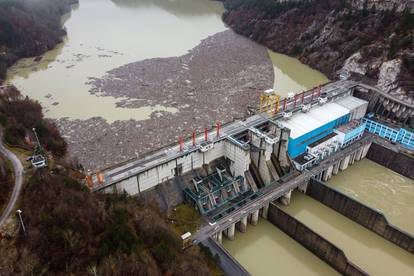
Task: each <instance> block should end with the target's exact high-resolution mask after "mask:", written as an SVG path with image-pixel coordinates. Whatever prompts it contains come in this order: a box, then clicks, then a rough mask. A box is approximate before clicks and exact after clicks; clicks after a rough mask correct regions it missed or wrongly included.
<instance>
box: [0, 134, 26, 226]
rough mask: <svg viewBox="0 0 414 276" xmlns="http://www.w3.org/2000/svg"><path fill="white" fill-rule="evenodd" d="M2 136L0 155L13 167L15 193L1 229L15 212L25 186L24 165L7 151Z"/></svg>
mask: <svg viewBox="0 0 414 276" xmlns="http://www.w3.org/2000/svg"><path fill="white" fill-rule="evenodd" d="M1 140H2V136H1V135H0V153H1V154H2V155H3V156H5V157H6V158H7V159H9V160H10V162H11V163H12V165H13V170H14V175H15V181H14V188H13V193H12V195H11V197H10V200H9V202H8V204H7V206H6V209H4V211H3V214H1V217H0V227H1V226H2V225H3V224H4V223H5V222H6V220H7V218H8V217H9V216H10V213H11V212H12V211H13V208H14V206H15V204H16V201H17V199H18V198H19V194H20V191H21V189H22V185H23V165H22V163H21V162H20V160H19V159H18V158H17V156H16V155H15V154H14V153H12V152H11V151H9V150H8V149H6V148H5V147H4V145H3V143H2V141H1Z"/></svg>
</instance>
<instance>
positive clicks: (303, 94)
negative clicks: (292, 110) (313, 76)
mask: <svg viewBox="0 0 414 276" xmlns="http://www.w3.org/2000/svg"><path fill="white" fill-rule="evenodd" d="M304 102H305V91H303V92H302V105H303V103H304Z"/></svg>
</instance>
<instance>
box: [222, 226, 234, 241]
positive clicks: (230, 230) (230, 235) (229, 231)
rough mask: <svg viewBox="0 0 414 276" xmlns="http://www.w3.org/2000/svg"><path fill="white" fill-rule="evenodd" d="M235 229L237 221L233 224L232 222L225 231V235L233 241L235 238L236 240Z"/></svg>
mask: <svg viewBox="0 0 414 276" xmlns="http://www.w3.org/2000/svg"><path fill="white" fill-rule="evenodd" d="M235 229H236V224H235V223H233V224H231V225H230V226H229V228H227V229H226V230H225V231H224V234H225V236H226V237H227V238H228V239H229V240H231V241H233V240H234V232H235Z"/></svg>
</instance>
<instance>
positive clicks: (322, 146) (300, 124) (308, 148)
mask: <svg viewBox="0 0 414 276" xmlns="http://www.w3.org/2000/svg"><path fill="white" fill-rule="evenodd" d="M367 106H368V102H367V101H364V100H361V99H358V98H355V97H353V96H350V95H346V96H345V97H343V98H340V99H338V100H336V101H335V102H328V103H325V104H323V103H322V104H319V106H315V107H313V108H311V109H310V110H309V111H303V112H301V113H296V114H294V115H293V116H292V117H291V118H289V119H287V120H284V121H282V122H281V124H282V125H283V126H284V127H286V128H288V129H290V137H289V144H288V153H289V156H290V157H291V158H292V159H293V163H294V164H295V167H296V168H297V169H298V170H304V169H306V168H308V167H311V166H313V165H314V164H315V163H317V162H319V161H320V160H323V159H325V158H326V157H328V156H330V155H331V154H332V153H334V152H336V151H338V150H339V149H340V148H343V147H346V146H348V145H349V144H351V143H353V142H354V141H356V140H358V139H360V138H361V137H362V135H363V133H364V130H365V122H363V121H362V118H363V116H364V115H365V112H366V110H367Z"/></svg>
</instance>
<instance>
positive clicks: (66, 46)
mask: <svg viewBox="0 0 414 276" xmlns="http://www.w3.org/2000/svg"><path fill="white" fill-rule="evenodd" d="M223 11H224V10H223V5H222V4H221V3H220V2H217V1H210V0H174V1H171V0H112V1H111V0H80V4H79V6H77V7H76V8H75V9H74V10H73V12H72V13H71V14H69V15H67V16H66V17H65V18H64V20H63V23H64V26H65V28H66V30H67V33H68V35H67V37H66V39H65V41H64V42H63V43H62V44H60V45H59V46H57V47H56V48H55V49H54V50H52V51H50V52H48V53H46V54H45V55H44V57H43V59H42V60H41V61H40V62H35V61H34V59H32V58H30V59H23V60H21V61H20V62H18V63H17V64H16V65H15V66H13V67H12V68H11V69H10V70H9V72H8V81H9V82H11V83H13V84H15V85H16V86H17V87H19V88H20V89H21V90H22V91H23V92H24V93H25V94H27V95H30V96H31V97H33V98H35V99H37V100H39V101H40V102H41V103H42V104H43V106H44V107H45V110H46V115H47V116H48V117H51V118H61V117H69V118H73V119H88V118H91V117H95V116H100V117H103V118H105V119H107V120H108V121H109V122H112V121H114V120H128V119H136V120H143V119H148V118H149V116H150V114H151V113H152V112H154V111H156V110H164V111H168V112H177V111H178V110H177V109H175V108H166V107H163V106H147V107H143V108H138V109H129V108H118V107H117V106H116V102H117V101H120V100H122V99H114V98H112V97H99V95H91V94H90V93H89V92H88V91H89V88H90V87H89V86H88V84H87V82H88V80H89V79H88V78H89V77H98V78H99V77H102V76H103V75H104V74H105V72H107V71H108V70H111V69H113V68H116V67H119V66H121V65H124V64H127V63H130V62H134V61H138V60H143V59H148V58H156V57H170V56H178V55H183V54H185V53H186V52H187V51H188V50H190V49H192V48H193V47H195V46H197V45H198V44H199V43H200V41H201V40H202V39H204V38H206V37H207V36H210V35H213V34H215V33H217V32H220V31H223V30H226V29H227V27H226V26H225V25H224V23H223V22H222V20H221V14H222V13H223ZM270 57H271V59H272V61H273V64H274V67H275V80H276V90H277V91H278V92H280V94H281V95H285V94H286V93H288V92H300V91H302V90H305V89H307V88H311V87H313V86H315V85H318V84H319V83H323V82H325V81H326V78H325V77H324V76H323V75H322V74H320V73H318V72H316V71H314V70H312V69H311V68H309V67H308V66H305V65H302V64H301V63H300V62H299V61H297V60H295V59H291V58H288V57H286V56H283V55H279V54H275V53H271V52H270ZM223 66H224V65H223Z"/></svg>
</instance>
